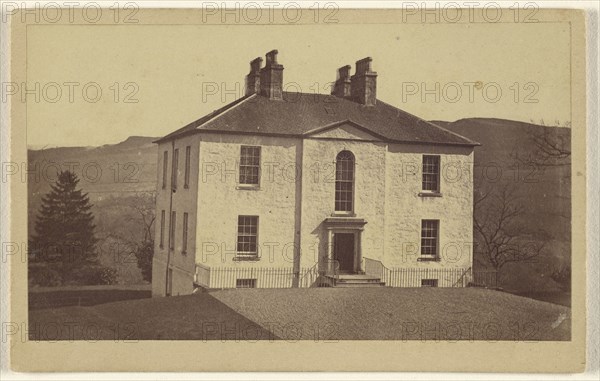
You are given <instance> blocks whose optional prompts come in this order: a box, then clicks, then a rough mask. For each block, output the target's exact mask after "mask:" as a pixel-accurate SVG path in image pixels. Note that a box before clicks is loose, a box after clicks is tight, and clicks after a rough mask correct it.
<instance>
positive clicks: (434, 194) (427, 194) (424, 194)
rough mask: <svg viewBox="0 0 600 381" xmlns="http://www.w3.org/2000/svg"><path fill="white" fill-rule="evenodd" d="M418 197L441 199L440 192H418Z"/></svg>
mask: <svg viewBox="0 0 600 381" xmlns="http://www.w3.org/2000/svg"><path fill="white" fill-rule="evenodd" d="M419 197H442V194H441V193H440V192H419Z"/></svg>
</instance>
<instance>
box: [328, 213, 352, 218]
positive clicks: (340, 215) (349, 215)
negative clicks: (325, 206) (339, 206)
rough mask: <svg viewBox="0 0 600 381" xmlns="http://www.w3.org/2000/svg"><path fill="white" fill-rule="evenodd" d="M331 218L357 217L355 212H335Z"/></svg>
mask: <svg viewBox="0 0 600 381" xmlns="http://www.w3.org/2000/svg"><path fill="white" fill-rule="evenodd" d="M331 217H356V213H354V212H333V213H331Z"/></svg>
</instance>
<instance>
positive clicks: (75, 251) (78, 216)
mask: <svg viewBox="0 0 600 381" xmlns="http://www.w3.org/2000/svg"><path fill="white" fill-rule="evenodd" d="M78 183H79V179H78V178H77V176H76V175H75V174H73V173H71V172H70V171H64V172H61V173H59V175H58V179H57V181H56V183H55V184H53V185H51V188H52V190H51V191H50V192H49V193H47V194H46V195H45V196H44V197H43V198H42V205H41V207H40V210H39V214H38V218H37V220H36V223H35V235H34V236H33V239H32V242H31V246H30V253H31V254H32V255H33V256H32V257H31V258H30V260H32V262H41V263H44V264H47V265H49V266H50V267H51V268H53V269H55V270H56V271H57V272H58V273H59V274H60V275H61V278H62V280H63V281H65V280H68V279H70V278H71V277H72V274H73V272H74V271H76V270H80V269H82V268H84V267H86V266H89V265H92V264H95V263H96V261H97V252H96V248H95V246H96V243H97V240H96V237H95V234H94V229H95V225H94V215H93V214H92V212H91V211H90V209H91V208H92V204H90V200H89V198H88V195H87V193H82V192H81V189H77V185H78Z"/></svg>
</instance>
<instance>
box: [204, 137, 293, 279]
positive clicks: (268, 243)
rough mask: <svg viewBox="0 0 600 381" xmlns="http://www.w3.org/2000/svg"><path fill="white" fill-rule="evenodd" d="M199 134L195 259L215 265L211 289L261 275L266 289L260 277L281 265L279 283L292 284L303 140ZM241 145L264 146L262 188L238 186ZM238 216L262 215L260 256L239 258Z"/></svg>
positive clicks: (260, 223)
mask: <svg viewBox="0 0 600 381" xmlns="http://www.w3.org/2000/svg"><path fill="white" fill-rule="evenodd" d="M200 136H201V138H200V139H201V141H200V166H199V172H198V177H199V181H200V183H199V203H198V224H197V226H196V231H195V234H196V240H197V242H198V245H197V251H196V263H198V264H199V265H201V266H206V267H210V268H211V275H210V287H235V286H236V278H248V279H257V285H256V287H267V286H268V285H267V284H266V283H265V282H266V281H267V280H266V279H263V278H262V277H261V276H260V271H261V269H262V271H263V273H264V272H265V271H266V270H265V269H266V268H277V269H282V270H283V271H282V275H281V276H280V277H279V280H277V282H279V283H282V284H284V283H285V284H286V285H287V284H288V283H289V287H291V286H292V283H291V282H292V278H291V276H290V275H291V274H292V271H293V268H294V256H295V251H296V248H297V247H298V244H299V242H298V235H297V234H296V231H297V230H298V229H297V226H299V219H298V218H299V215H298V214H297V213H296V212H295V211H296V210H297V208H299V205H300V200H299V192H298V189H299V186H300V183H299V181H297V179H296V177H297V175H296V163H299V162H300V155H301V147H302V146H301V141H300V140H299V139H293V138H278V137H263V136H244V135H232V134H207V133H205V134H201V135H200ZM242 145H246V146H260V147H261V158H260V162H261V174H260V184H259V186H258V187H243V186H240V184H239V179H238V176H239V162H240V149H241V146H242ZM240 215H243V216H258V238H257V239H258V250H259V258H257V259H256V260H239V258H236V250H237V248H236V242H237V234H238V216H240ZM246 259H248V258H246ZM219 269H220V270H219ZM232 269H236V270H238V271H237V273H234V271H232ZM242 271H245V273H242Z"/></svg>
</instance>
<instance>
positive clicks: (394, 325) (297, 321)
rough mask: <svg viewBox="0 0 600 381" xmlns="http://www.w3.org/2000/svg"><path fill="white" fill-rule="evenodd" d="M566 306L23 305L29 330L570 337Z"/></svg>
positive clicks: (474, 301)
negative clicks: (28, 321)
mask: <svg viewBox="0 0 600 381" xmlns="http://www.w3.org/2000/svg"><path fill="white" fill-rule="evenodd" d="M570 315H571V310H570V308H568V307H564V306H560V305H556V304H552V303H548V302H543V301H538V300H534V299H529V298H524V297H520V296H516V295H512V294H508V293H503V292H498V291H492V290H485V289H475V288H464V289H457V288H452V289H450V288H387V287H386V288H309V289H271V290H267V289H237V290H235V289H234V290H222V291H214V292H210V293H198V294H195V295H189V296H179V297H170V298H154V299H140V300H130V301H120V302H115V303H108V304H102V305H97V306H89V307H62V308H52V309H36V310H30V337H31V339H42V340H43V339H62V340H70V339H85V340H97V339H104V340H148V339H169V340H222V339H223V340H249V341H253V340H272V339H284V340H289V341H295V340H316V341H327V340H443V341H446V340H451V341H454V340H490V341H495V340H521V341H536V340H569V339H570V324H571V319H570ZM69 325H70V327H72V328H69ZM67 328H69V329H67Z"/></svg>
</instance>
